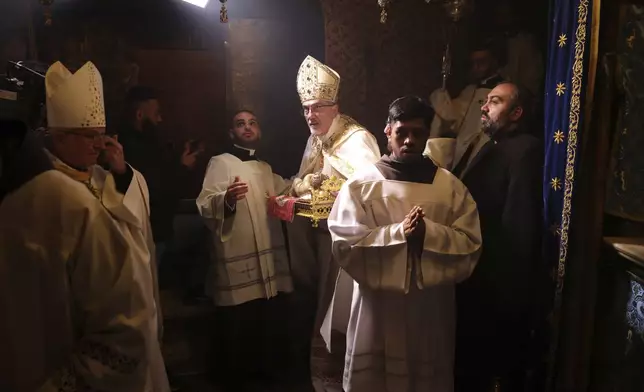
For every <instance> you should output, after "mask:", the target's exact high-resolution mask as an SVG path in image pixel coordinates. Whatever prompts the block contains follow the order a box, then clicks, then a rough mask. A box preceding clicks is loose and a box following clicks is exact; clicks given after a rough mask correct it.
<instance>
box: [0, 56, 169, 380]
mask: <svg viewBox="0 0 644 392" xmlns="http://www.w3.org/2000/svg"><path fill="white" fill-rule="evenodd" d="M45 87H46V107H47V133H48V134H47V137H46V139H45V142H46V147H47V149H46V150H41V151H42V152H43V153H44V159H45V161H46V162H45V163H46V164H43V163H42V162H41V161H40V160H41V159H42V158H41V157H39V156H38V155H37V154H35V153H32V154H31V155H26V156H25V157H24V158H25V161H24V162H20V163H18V164H22V165H24V172H23V173H22V174H23V176H22V178H15V180H17V181H14V182H13V189H12V190H13V191H14V193H13V194H9V195H8V196H7V197H6V198H5V199H4V200H3V201H2V211H1V212H0V215H2V219H1V220H0V221H1V222H2V224H1V225H0V249H2V252H1V253H0V260H8V261H12V259H11V257H13V260H14V262H13V263H6V264H5V263H4V262H2V264H3V268H2V269H1V270H2V271H3V273H6V274H5V275H3V276H1V277H0V280H1V281H2V285H1V286H0V287H2V289H3V295H2V296H0V297H1V298H3V299H5V301H2V300H0V306H1V307H2V310H3V311H2V314H3V320H4V323H3V324H2V325H0V329H2V330H3V331H4V332H3V333H2V334H0V336H2V341H0V346H1V347H2V353H3V356H2V361H1V363H0V371H1V372H2V374H1V376H2V379H0V389H2V390H12V391H33V390H39V391H59V390H64V389H66V388H71V389H74V390H101V391H115V392H116V391H132V392H135V391H136V392H138V391H154V392H167V391H169V386H168V380H167V377H166V374H165V368H164V363H163V358H162V356H161V350H160V347H159V341H158V336H159V320H160V314H159V302H158V296H157V294H158V291H157V286H156V276H155V273H156V270H155V268H154V262H153V260H154V243H153V241H152V236H151V229H150V221H149V209H148V193H147V186H146V183H145V180H144V179H143V176H141V174H140V173H139V172H137V171H136V170H134V169H133V168H132V167H131V166H129V165H128V164H127V163H126V161H125V157H124V155H123V149H122V147H121V145H120V144H119V143H118V141H117V140H116V139H115V138H111V137H107V136H105V110H104V105H103V83H102V79H101V75H100V73H99V71H98V70H97V69H96V67H95V66H94V64H92V63H91V62H88V63H86V64H85V65H84V66H83V67H81V68H80V69H79V70H78V71H77V72H76V73H74V74H72V73H71V72H70V71H69V70H68V69H67V68H65V66H64V65H63V64H61V63H60V62H56V63H55V64H53V65H52V66H51V67H50V68H49V70H48V71H47V73H46V75H45ZM102 152H105V155H104V157H105V165H106V166H107V167H108V169H107V170H106V169H103V168H102V167H101V166H99V165H98V164H97V160H98V158H99V154H100V153H102ZM39 164H40V167H37V165H39ZM36 170H38V171H36ZM30 176H31V177H30ZM29 180H33V181H29ZM20 185H24V187H20ZM52 188H53V189H52ZM40 194H46V195H47V197H46V198H45V200H39V199H38V198H37V197H35V196H37V195H40ZM34 195H35V196H34ZM38 218H40V224H39V225H37V224H36V222H38ZM15 222H20V225H18V226H16V223H15ZM18 261H19V263H17V264H16V262H18ZM18 264H19V265H18ZM5 266H6V268H5ZM10 298H14V299H22V300H26V301H27V302H25V303H23V304H18V303H15V302H14V301H13V300H11V301H7V299H10ZM8 332H11V333H8ZM25 369H28V373H24V370H25ZM3 386H4V387H5V388H2V387H3Z"/></svg>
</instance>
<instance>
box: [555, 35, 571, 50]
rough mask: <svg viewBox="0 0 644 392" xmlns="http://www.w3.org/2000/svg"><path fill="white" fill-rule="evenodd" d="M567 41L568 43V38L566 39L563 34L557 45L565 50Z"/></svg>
mask: <svg viewBox="0 0 644 392" xmlns="http://www.w3.org/2000/svg"><path fill="white" fill-rule="evenodd" d="M566 41H568V37H566V34H561V35H560V36H559V39H558V40H557V43H558V44H559V47H560V48H563V47H564V46H566Z"/></svg>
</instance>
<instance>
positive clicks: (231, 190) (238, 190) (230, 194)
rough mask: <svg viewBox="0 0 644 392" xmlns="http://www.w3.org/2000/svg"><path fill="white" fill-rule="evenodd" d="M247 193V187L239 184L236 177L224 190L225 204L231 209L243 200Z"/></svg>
mask: <svg viewBox="0 0 644 392" xmlns="http://www.w3.org/2000/svg"><path fill="white" fill-rule="evenodd" d="M247 193H248V185H247V184H246V183H245V182H241V181H240V180H239V176H236V177H235V180H234V181H233V183H232V184H230V185H228V189H226V196H225V198H226V203H227V204H228V205H229V206H231V207H232V206H234V205H236V204H237V201H238V200H242V199H244V198H245V197H246V194H247Z"/></svg>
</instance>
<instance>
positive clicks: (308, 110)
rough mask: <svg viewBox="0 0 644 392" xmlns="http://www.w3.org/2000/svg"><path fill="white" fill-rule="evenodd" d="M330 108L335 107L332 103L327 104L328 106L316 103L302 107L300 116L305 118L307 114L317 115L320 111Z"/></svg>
mask: <svg viewBox="0 0 644 392" xmlns="http://www.w3.org/2000/svg"><path fill="white" fill-rule="evenodd" d="M331 106H335V104H334V103H328V104H321V103H316V104H313V105H310V106H302V115H303V116H306V115H307V114H309V113H319V112H320V109H322V108H328V107H331Z"/></svg>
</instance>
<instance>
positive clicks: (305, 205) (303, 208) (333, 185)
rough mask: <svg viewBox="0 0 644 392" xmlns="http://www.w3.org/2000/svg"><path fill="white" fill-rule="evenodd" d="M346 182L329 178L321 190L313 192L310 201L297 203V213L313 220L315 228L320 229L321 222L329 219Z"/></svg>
mask: <svg viewBox="0 0 644 392" xmlns="http://www.w3.org/2000/svg"><path fill="white" fill-rule="evenodd" d="M344 182H345V180H344V179H342V178H338V177H336V176H331V177H329V178H327V179H326V180H324V182H323V183H322V186H321V187H320V189H319V190H317V191H312V192H311V199H310V200H304V199H301V200H299V201H298V202H297V203H295V213H296V214H297V215H299V216H302V217H305V218H309V219H311V224H312V225H313V227H318V224H319V222H320V220H324V219H327V218H328V217H329V214H330V213H331V209H332V208H333V203H335V198H336V197H337V195H338V192H340V188H342V185H343V184H344Z"/></svg>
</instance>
